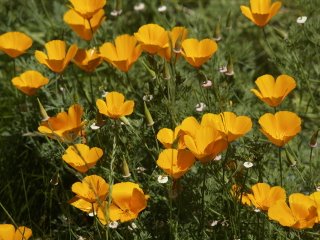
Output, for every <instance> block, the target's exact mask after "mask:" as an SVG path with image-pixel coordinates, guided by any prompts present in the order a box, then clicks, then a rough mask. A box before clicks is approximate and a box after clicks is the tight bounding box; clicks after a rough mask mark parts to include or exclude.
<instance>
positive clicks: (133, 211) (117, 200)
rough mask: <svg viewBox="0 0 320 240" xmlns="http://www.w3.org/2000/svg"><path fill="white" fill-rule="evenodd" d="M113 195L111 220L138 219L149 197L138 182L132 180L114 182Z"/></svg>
mask: <svg viewBox="0 0 320 240" xmlns="http://www.w3.org/2000/svg"><path fill="white" fill-rule="evenodd" d="M111 195H112V203H111V205H110V207H109V218H110V220H111V221H120V222H127V221H130V220H133V219H136V218H137V217H138V215H139V213H140V212H141V211H142V210H143V209H145V208H146V207H147V199H148V198H149V196H148V195H145V194H144V192H143V190H142V189H141V188H140V187H139V185H138V184H135V183H132V182H122V183H117V184H114V185H113V186H112V193H111ZM98 216H99V215H98Z"/></svg>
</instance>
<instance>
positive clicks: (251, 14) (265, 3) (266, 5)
mask: <svg viewBox="0 0 320 240" xmlns="http://www.w3.org/2000/svg"><path fill="white" fill-rule="evenodd" d="M240 8H241V12H242V14H243V15H244V16H246V17H247V18H248V19H249V20H251V21H252V22H253V23H254V24H256V25H258V26H259V27H264V26H265V25H267V24H268V22H269V21H270V20H271V18H272V17H273V16H275V15H276V14H277V13H278V11H279V9H280V8H281V2H278V1H277V2H274V3H272V4H271V0H250V8H249V7H247V6H241V7H240Z"/></svg>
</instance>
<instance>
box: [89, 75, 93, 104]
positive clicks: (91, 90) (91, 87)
mask: <svg viewBox="0 0 320 240" xmlns="http://www.w3.org/2000/svg"><path fill="white" fill-rule="evenodd" d="M89 81H90V95H91V107H92V109H93V108H94V96H93V86H92V76H91V74H89Z"/></svg>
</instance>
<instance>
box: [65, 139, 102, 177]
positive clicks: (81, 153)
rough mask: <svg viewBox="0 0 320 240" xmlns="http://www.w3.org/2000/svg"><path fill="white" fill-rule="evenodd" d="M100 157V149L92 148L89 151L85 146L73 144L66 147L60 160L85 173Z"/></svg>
mask: <svg viewBox="0 0 320 240" xmlns="http://www.w3.org/2000/svg"><path fill="white" fill-rule="evenodd" d="M102 155H103V151H102V149H100V148H97V147H93V148H91V149H90V148H89V147H88V146H87V145H85V144H75V145H73V146H70V147H68V149H67V150H66V152H65V154H64V155H63V156H62V159H63V160H64V161H65V162H66V163H68V164H69V165H70V166H71V167H73V168H75V169H76V170H77V171H79V172H81V173H85V172H87V171H88V170H89V169H90V168H92V167H93V166H95V164H96V162H97V161H98V160H99V159H100V158H101V157H102Z"/></svg>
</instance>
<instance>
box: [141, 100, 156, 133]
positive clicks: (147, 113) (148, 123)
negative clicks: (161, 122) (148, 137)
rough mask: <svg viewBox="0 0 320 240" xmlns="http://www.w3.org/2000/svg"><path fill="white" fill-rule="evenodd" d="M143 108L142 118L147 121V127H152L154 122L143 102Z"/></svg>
mask: <svg viewBox="0 0 320 240" xmlns="http://www.w3.org/2000/svg"><path fill="white" fill-rule="evenodd" d="M143 106H144V116H145V117H146V120H147V126H148V127H151V126H153V124H154V121H153V119H152V116H151V113H150V111H149V109H148V106H147V104H146V102H145V101H144V102H143Z"/></svg>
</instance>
